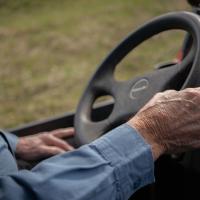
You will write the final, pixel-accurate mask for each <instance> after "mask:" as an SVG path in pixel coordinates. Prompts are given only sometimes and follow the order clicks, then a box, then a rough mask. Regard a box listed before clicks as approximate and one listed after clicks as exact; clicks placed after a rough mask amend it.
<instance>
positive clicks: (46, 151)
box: [41, 146, 65, 157]
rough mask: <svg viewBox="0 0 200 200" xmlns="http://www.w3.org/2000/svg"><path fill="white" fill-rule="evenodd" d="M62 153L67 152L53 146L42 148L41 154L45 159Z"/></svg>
mask: <svg viewBox="0 0 200 200" xmlns="http://www.w3.org/2000/svg"><path fill="white" fill-rule="evenodd" d="M60 153H65V151H64V150H63V149H61V148H59V147H52V146H42V147H41V154H42V155H43V156H44V157H49V156H54V155H57V154H60Z"/></svg>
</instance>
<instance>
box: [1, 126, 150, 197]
mask: <svg viewBox="0 0 200 200" xmlns="http://www.w3.org/2000/svg"><path fill="white" fill-rule="evenodd" d="M153 165H154V164H153V159H152V155H151V151H150V147H149V146H148V145H147V144H146V143H145V142H144V141H143V139H142V138H141V137H140V135H138V134H137V133H136V131H134V130H133V129H132V128H131V127H129V126H128V125H125V126H123V127H120V128H118V129H115V130H113V131H111V132H110V133H108V134H107V135H105V136H103V137H102V138H100V139H98V140H96V141H95V142H93V143H91V144H89V145H86V146H83V147H81V148H80V149H78V150H76V151H73V152H68V153H64V154H61V155H58V156H55V157H52V158H50V159H47V160H45V161H43V162H41V163H40V164H39V165H37V166H36V167H35V168H34V169H33V170H32V171H20V172H18V173H13V174H12V175H10V176H4V177H1V178H0V190H2V192H1V193H2V194H4V195H5V196H4V197H1V198H2V199H5V197H6V199H8V200H12V199H15V200H18V199H20V200H24V199H31V198H30V197H29V198H28V196H27V194H28V193H30V194H31V196H33V198H37V199H39V200H43V199H48V200H51V199H54V200H56V199H73V200H79V199H80V200H84V199H93V200H98V199H99V200H102V199H105V200H106V199H108V200H112V199H113V200H115V199H123V200H125V199H128V198H129V196H130V195H131V194H132V193H133V192H135V191H136V190H137V189H139V188H140V187H142V186H144V185H146V184H149V183H151V182H152V181H153V180H154V177H153Z"/></svg>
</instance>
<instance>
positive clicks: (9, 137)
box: [0, 130, 19, 155]
mask: <svg viewBox="0 0 200 200" xmlns="http://www.w3.org/2000/svg"><path fill="white" fill-rule="evenodd" d="M0 133H1V135H2V136H3V137H4V139H5V141H6V143H7V144H8V147H9V148H10V150H11V151H12V153H13V155H15V151H16V147H17V143H18V140H19V138H18V137H17V136H16V135H14V134H12V133H8V132H6V131H3V130H0Z"/></svg>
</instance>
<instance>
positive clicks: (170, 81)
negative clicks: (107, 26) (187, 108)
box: [75, 12, 200, 145]
mask: <svg viewBox="0 0 200 200" xmlns="http://www.w3.org/2000/svg"><path fill="white" fill-rule="evenodd" d="M172 29H180V30H184V31H186V32H188V33H189V34H190V35H191V36H192V38H193V48H192V50H191V51H190V53H189V54H188V55H187V56H186V57H185V58H184V59H183V61H182V62H181V63H177V64H174V65H168V66H167V67H165V68H161V69H157V70H154V71H153V72H152V73H149V74H147V75H144V76H143V77H140V78H134V79H132V80H129V81H125V82H119V81H116V80H115V79H114V75H113V74H114V70H115V68H116V66H117V64H118V63H119V62H120V61H121V60H122V59H123V58H124V57H125V56H126V55H127V54H128V53H129V52H130V51H132V50H133V49H134V48H135V47H137V46H138V45H140V44H141V43H142V42H144V41H145V40H147V39H149V38H151V37H152V36H154V35H156V34H158V33H161V32H163V31H166V30H172ZM163 48H164V47H163ZM153 51H155V52H156V49H154V50H153ZM156 53H157V52H156ZM199 75H200V18H199V17H198V15H196V14H193V13H190V12H174V13H168V14H165V15H162V16H160V17H157V18H155V19H153V20H151V21H149V22H148V23H146V24H144V25H143V26H141V27H140V28H138V29H137V30H136V31H135V32H133V33H131V34H130V35H129V36H128V37H127V38H126V39H125V40H123V41H122V42H121V43H120V44H119V45H118V46H117V47H116V48H115V49H114V50H113V51H112V52H111V53H110V54H109V55H108V57H107V58H106V59H105V60H104V61H103V62H102V64H101V65H100V66H99V67H98V69H97V71H96V72H95V73H94V75H93V76H92V78H91V80H90V81H89V84H88V85H87V87H86V89H85V92H84V93H83V96H82V98H81V100H80V103H79V105H78V109H77V112H76V115H75V129H76V140H77V141H78V143H79V145H82V144H86V143H89V142H91V141H93V140H94V139H96V138H98V137H100V136H101V135H102V134H104V133H105V132H107V131H108V130H110V129H112V128H114V127H116V126H117V125H119V124H121V123H123V122H125V121H126V120H127V119H128V118H129V117H130V116H133V115H134V114H136V113H137V111H138V110H139V109H140V108H141V107H142V106H143V105H144V104H145V103H146V102H147V101H148V100H149V99H150V98H151V97H152V96H153V95H154V94H155V93H157V92H160V91H164V90H166V89H176V90H180V89H182V88H186V87H194V86H198V85H200V80H199V77H200V76H199ZM102 95H111V96H112V97H113V98H114V105H113V110H112V112H111V114H110V115H109V116H108V118H107V119H104V120H102V121H98V122H96V121H93V120H92V118H91V112H92V105H93V103H94V101H95V99H97V98H98V97H99V96H102Z"/></svg>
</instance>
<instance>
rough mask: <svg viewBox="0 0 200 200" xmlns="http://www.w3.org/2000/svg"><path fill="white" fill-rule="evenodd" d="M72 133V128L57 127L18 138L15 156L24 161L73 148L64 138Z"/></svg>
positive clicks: (34, 159)
mask: <svg viewBox="0 0 200 200" xmlns="http://www.w3.org/2000/svg"><path fill="white" fill-rule="evenodd" d="M73 135H74V129H73V128H67V129H57V130H54V131H50V132H43V133H38V134H36V135H32V136H25V137H21V138H20V139H19V142H18V143H17V147H16V156H17V157H19V158H20V159H22V160H25V161H37V160H40V159H43V158H47V157H50V156H54V155H56V154H59V153H63V152H65V151H70V150H73V149H74V148H73V147H72V146H71V145H70V144H68V143H67V142H66V141H64V140H63V139H64V138H68V137H72V136H73Z"/></svg>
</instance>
